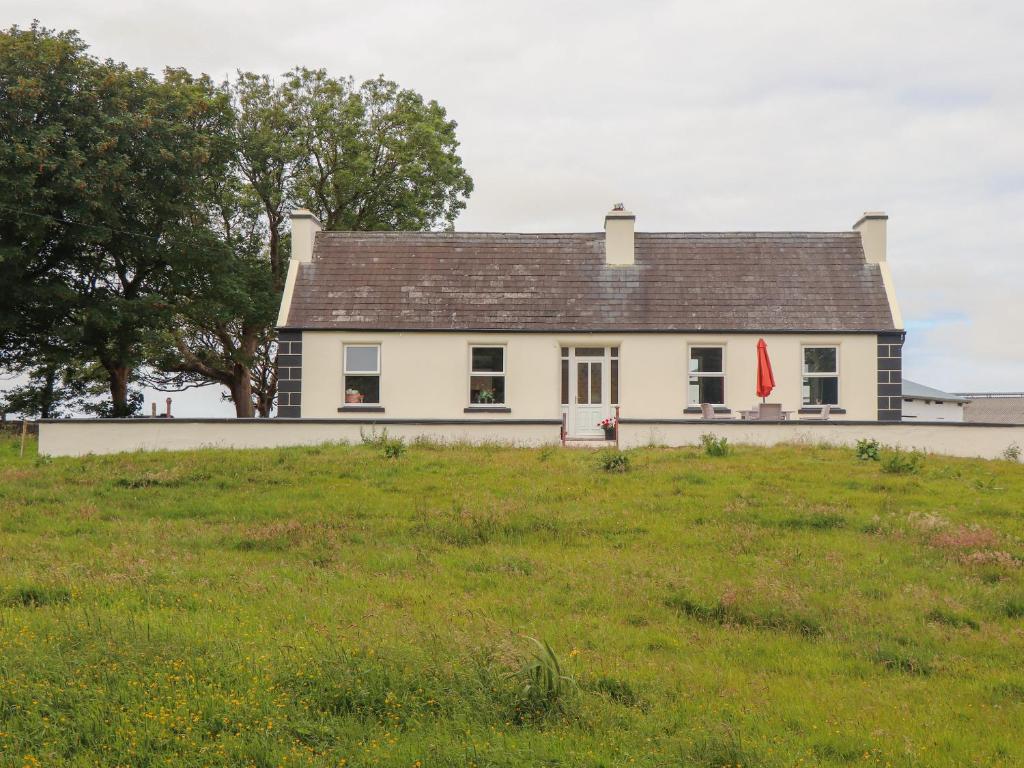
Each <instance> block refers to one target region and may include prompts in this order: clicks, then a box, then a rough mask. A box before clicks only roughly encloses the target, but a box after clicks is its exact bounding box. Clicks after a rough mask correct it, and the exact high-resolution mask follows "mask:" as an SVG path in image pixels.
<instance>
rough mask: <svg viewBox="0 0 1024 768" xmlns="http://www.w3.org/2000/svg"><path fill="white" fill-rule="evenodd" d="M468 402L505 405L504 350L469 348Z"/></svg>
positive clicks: (499, 348)
mask: <svg viewBox="0 0 1024 768" xmlns="http://www.w3.org/2000/svg"><path fill="white" fill-rule="evenodd" d="M469 356H470V367H469V402H470V403H471V404H472V405H504V404H505V348H504V347H470V351H469Z"/></svg>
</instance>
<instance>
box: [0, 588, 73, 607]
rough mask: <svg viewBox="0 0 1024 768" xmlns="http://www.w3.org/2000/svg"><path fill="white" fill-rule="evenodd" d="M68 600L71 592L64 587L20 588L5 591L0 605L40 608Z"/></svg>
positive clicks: (0, 598) (0, 599)
mask: <svg viewBox="0 0 1024 768" xmlns="http://www.w3.org/2000/svg"><path fill="white" fill-rule="evenodd" d="M70 600H71V592H70V591H68V590H67V589H66V588H64V587H37V586H22V587H14V588H12V589H10V590H7V591H6V593H4V594H3V595H2V597H0V605H6V606H9V607H24V608H40V607H42V606H45V605H61V604H62V603H67V602H68V601H70Z"/></svg>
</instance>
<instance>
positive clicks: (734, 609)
mask: <svg viewBox="0 0 1024 768" xmlns="http://www.w3.org/2000/svg"><path fill="white" fill-rule="evenodd" d="M665 605H666V606H668V607H669V608H674V609H675V610H677V611H679V613H681V614H683V615H684V616H688V617H690V618H692V619H695V620H697V621H699V622H702V623H704V624H717V625H720V626H739V627H752V628H754V629H768V630H777V631H781V632H795V633H797V634H799V635H804V636H807V637H816V636H818V635H821V634H822V633H823V629H822V627H821V624H820V623H819V622H818V621H817V620H816V619H813V618H811V617H809V616H803V615H800V614H798V613H792V614H790V613H783V612H780V611H778V610H775V609H771V608H764V609H753V610H752V609H744V608H741V607H740V606H739V605H737V604H736V603H735V602H732V601H729V602H726V601H725V600H719V601H717V602H715V603H705V602H700V601H696V600H693V599H691V598H689V597H688V596H686V595H671V596H670V597H668V598H666V600H665Z"/></svg>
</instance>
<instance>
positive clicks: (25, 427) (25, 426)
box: [18, 417, 28, 458]
mask: <svg viewBox="0 0 1024 768" xmlns="http://www.w3.org/2000/svg"><path fill="white" fill-rule="evenodd" d="M26 434H28V419H26V418H24V417H22V419H21V453H19V454H18V457H19V458H20V457H23V456H24V455H25V435H26Z"/></svg>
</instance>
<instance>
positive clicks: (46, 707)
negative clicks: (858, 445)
mask: <svg viewBox="0 0 1024 768" xmlns="http://www.w3.org/2000/svg"><path fill="white" fill-rule="evenodd" d="M29 453H31V455H26V456H25V457H24V458H19V457H18V455H17V443H15V442H13V441H11V440H9V439H6V440H3V441H0V765H3V766H19V767H20V766H63V765H74V766H157V765H160V766H164V765H167V766H171V765H173V766H208V765H209V766H221V765H223V766H247V765H251V766H299V765H316V766H342V765H344V766H406V767H408V768H415V767H416V766H453V767H454V766H477V767H478V768H483V767H484V766H633V765H635V766H689V765H693V766H707V767H709V768H710V767H711V766H724V765H729V766H735V765H742V766H744V767H747V766H749V767H750V768H753V767H754V766H816V765H821V766H843V765H870V766H964V765H976V766H1020V765H1024V735H1022V734H1024V729H1022V726H1024V567H1022V563H1024V561H1022V558H1024V541H1022V539H1024V466H1021V465H1019V464H1013V463H1010V462H1009V461H992V462H986V461H980V460H978V461H972V460H960V459H945V458H939V457H934V456H929V457H927V458H926V459H925V461H924V464H923V466H922V467H921V468H920V470H919V471H918V472H917V473H913V474H888V473H886V472H884V471H883V467H882V464H880V463H878V462H873V461H858V460H857V459H856V458H855V457H854V455H853V452H852V451H850V450H845V449H830V448H818V447H810V446H791V447H783V448H777V449H753V448H739V449H737V450H735V451H734V452H733V453H732V454H731V455H729V456H726V457H717V458H715V457H709V456H705V455H704V454H703V453H702V452H701V451H699V450H698V449H697V448H691V449H678V450H659V449H654V448H651V449H644V450H638V451H632V452H630V453H629V454H628V456H629V460H630V468H629V471H628V472H625V473H609V472H605V471H602V469H601V468H600V467H599V466H598V457H597V456H596V455H595V454H593V453H590V452H587V451H565V450H558V449H545V450H514V449H506V448H465V447H455V448H440V447H431V446H412V447H410V448H409V449H408V451H406V452H405V453H404V454H403V455H401V456H400V457H399V458H397V459H388V458H385V457H384V456H383V455H382V452H381V450H380V449H379V448H375V447H372V446H362V445H360V446H352V447H346V446H331V447H320V448H308V449H302V448H296V449H280V450H266V451H199V452H193V453H179V454H133V455H120V456H107V457H88V458H84V459H55V460H45V459H41V458H37V457H36V456H35V453H34V448H33V449H32V450H31V451H30V452H29ZM883 458H885V456H884V454H883ZM530 637H532V638H538V639H540V640H543V641H547V642H549V643H550V644H551V647H552V648H553V649H554V651H555V653H556V654H557V656H558V658H559V660H560V663H561V666H562V669H563V673H564V675H565V676H566V677H571V678H572V679H571V680H561V681H560V684H559V685H557V686H555V685H552V686H550V687H545V685H544V679H543V676H542V675H536V676H534V677H533V678H532V679H533V680H534V685H532V686H531V687H529V688H528V687H527V683H528V681H529V680H530V679H531V677H530V672H529V669H528V662H529V661H530V654H531V649H532V648H533V645H532V643H531V642H530V641H529V640H528V639H527V638H530ZM524 665H525V666H526V667H527V669H526V671H524ZM543 669H547V667H545V668H542V671H543Z"/></svg>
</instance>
